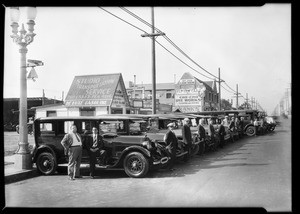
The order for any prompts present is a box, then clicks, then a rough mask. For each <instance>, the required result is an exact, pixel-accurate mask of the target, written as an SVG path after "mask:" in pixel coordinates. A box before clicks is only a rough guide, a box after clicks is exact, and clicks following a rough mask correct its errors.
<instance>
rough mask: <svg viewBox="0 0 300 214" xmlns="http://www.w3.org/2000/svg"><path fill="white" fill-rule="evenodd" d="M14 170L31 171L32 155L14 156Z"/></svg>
mask: <svg viewBox="0 0 300 214" xmlns="http://www.w3.org/2000/svg"><path fill="white" fill-rule="evenodd" d="M14 157H15V164H14V167H15V169H18V170H23V169H32V160H31V158H32V155H31V154H30V153H28V154H15V155H14Z"/></svg>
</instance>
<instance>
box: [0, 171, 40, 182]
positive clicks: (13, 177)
mask: <svg viewBox="0 0 300 214" xmlns="http://www.w3.org/2000/svg"><path fill="white" fill-rule="evenodd" d="M37 176H39V173H38V172H37V170H36V169H30V170H22V171H19V172H14V173H9V174H6V175H5V184H10V183H14V182H17V181H21V180H26V179H29V178H33V177H37Z"/></svg>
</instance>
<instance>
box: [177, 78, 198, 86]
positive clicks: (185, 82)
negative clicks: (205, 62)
mask: <svg viewBox="0 0 300 214" xmlns="http://www.w3.org/2000/svg"><path fill="white" fill-rule="evenodd" d="M178 83H179V84H180V85H186V84H195V79H181V80H179V82H178Z"/></svg>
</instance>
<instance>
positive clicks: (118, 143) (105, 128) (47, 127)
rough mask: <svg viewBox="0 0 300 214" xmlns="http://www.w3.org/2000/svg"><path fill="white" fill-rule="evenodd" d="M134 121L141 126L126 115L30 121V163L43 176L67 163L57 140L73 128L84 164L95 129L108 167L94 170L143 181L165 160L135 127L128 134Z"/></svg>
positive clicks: (159, 148)
mask: <svg viewBox="0 0 300 214" xmlns="http://www.w3.org/2000/svg"><path fill="white" fill-rule="evenodd" d="M136 121H139V122H141V118H139V117H134V116H129V115H123V116H121V115H102V116H77V117H44V118H37V119H36V120H35V121H34V129H35V132H34V138H35V147H34V150H33V153H32V156H33V162H34V163H36V166H37V169H38V171H39V172H40V173H42V174H44V175H50V174H53V173H55V171H56V168H57V166H58V165H60V164H66V163H68V157H67V156H66V155H65V154H64V148H63V147H62V145H61V140H62V139H63V137H64V135H65V134H66V133H67V132H68V131H69V129H70V126H71V125H72V124H75V125H76V126H77V131H78V133H80V134H81V136H82V139H83V152H82V163H83V164H88V163H89V156H88V152H87V150H86V148H85V141H86V138H87V136H89V135H91V133H92V132H91V130H92V127H94V126H95V127H98V129H99V133H100V134H101V135H102V137H103V139H104V149H105V150H106V151H107V154H108V155H107V164H108V165H107V166H100V165H96V168H97V169H99V170H100V169H101V170H110V169H120V170H125V173H126V174H127V175H128V176H130V177H134V178H140V177H144V176H146V175H147V173H148V172H149V171H150V170H154V169H158V168H160V167H164V166H166V164H167V162H168V160H169V156H168V154H167V152H166V150H165V148H164V147H163V146H161V145H159V144H158V143H157V142H155V140H153V139H151V138H149V136H147V135H145V133H143V132H142V131H141V130H137V128H136V126H135V128H134V130H133V131H132V130H131V126H130V124H133V123H136Z"/></svg>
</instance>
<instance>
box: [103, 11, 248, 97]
mask: <svg viewBox="0 0 300 214" xmlns="http://www.w3.org/2000/svg"><path fill="white" fill-rule="evenodd" d="M99 8H100V9H102V10H103V11H105V12H107V13H109V14H110V15H112V16H114V17H116V18H118V19H120V20H121V21H123V22H125V23H127V24H129V25H131V26H132V27H134V28H136V29H138V30H140V31H142V32H144V33H145V34H148V33H147V32H146V31H145V30H143V29H141V28H139V27H137V26H135V25H133V24H131V23H130V22H128V21H126V20H124V19H122V18H120V17H119V16H117V15H115V14H113V13H111V12H109V11H107V10H105V9H104V8H102V7H99ZM120 8H121V9H122V10H123V11H125V12H126V13H128V14H130V15H131V16H133V17H134V18H136V19H138V20H139V21H141V22H142V23H144V24H146V25H147V26H148V27H151V28H154V29H155V30H156V31H157V32H158V33H163V32H162V31H161V30H160V29H158V28H157V27H154V26H153V25H152V24H150V23H149V22H147V21H145V20H144V19H142V18H141V17H139V16H138V15H136V14H135V13H133V12H131V11H130V10H128V9H126V8H125V7H120ZM163 38H164V39H165V40H166V41H168V42H169V43H170V44H171V45H172V46H173V47H174V48H176V49H177V50H178V51H179V52H180V53H181V54H183V55H184V56H185V57H187V58H188V59H189V60H190V61H192V62H193V63H194V64H195V65H197V66H198V67H199V68H201V69H202V70H203V71H205V72H206V73H208V74H210V75H211V76H213V77H215V78H217V79H218V77H217V76H215V75H214V74H212V73H210V72H209V71H207V70H206V69H204V68H203V67H202V66H200V65H199V64H198V63H196V62H195V61H194V60H193V59H192V58H191V57H189V56H188V55H187V54H186V53H185V52H184V51H183V50H182V49H181V48H179V47H178V46H177V45H176V44H175V43H174V42H173V41H172V40H171V39H170V38H169V37H168V36H166V35H163ZM154 40H155V42H156V43H157V44H159V45H160V46H161V47H162V48H163V49H165V50H166V51H167V52H169V53H170V54H171V55H172V56H174V57H175V58H176V59H178V60H179V61H180V62H181V63H183V64H185V65H186V66H188V67H189V68H190V69H192V70H194V71H195V72H197V73H198V74H200V75H202V76H204V77H206V78H208V79H211V80H215V79H213V78H212V77H208V76H206V75H204V74H202V73H200V72H199V71H197V70H196V69H194V68H192V67H191V66H190V65H188V64H187V63H185V62H184V61H183V60H181V59H180V58H179V57H178V56H176V55H175V54H174V53H172V52H171V51H170V50H168V49H167V48H166V47H165V46H164V45H162V44H161V43H160V42H158V41H157V40H156V39H154ZM221 81H222V82H224V83H225V85H226V86H227V87H228V88H229V89H230V90H231V91H229V90H228V89H226V88H225V87H224V86H222V85H221V87H222V88H223V89H224V90H226V91H227V92H229V93H236V91H235V90H234V89H232V88H231V87H230V86H229V85H228V84H227V82H226V81H224V80H221ZM239 94H240V93H239ZM242 97H243V98H244V99H245V97H244V96H242Z"/></svg>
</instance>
